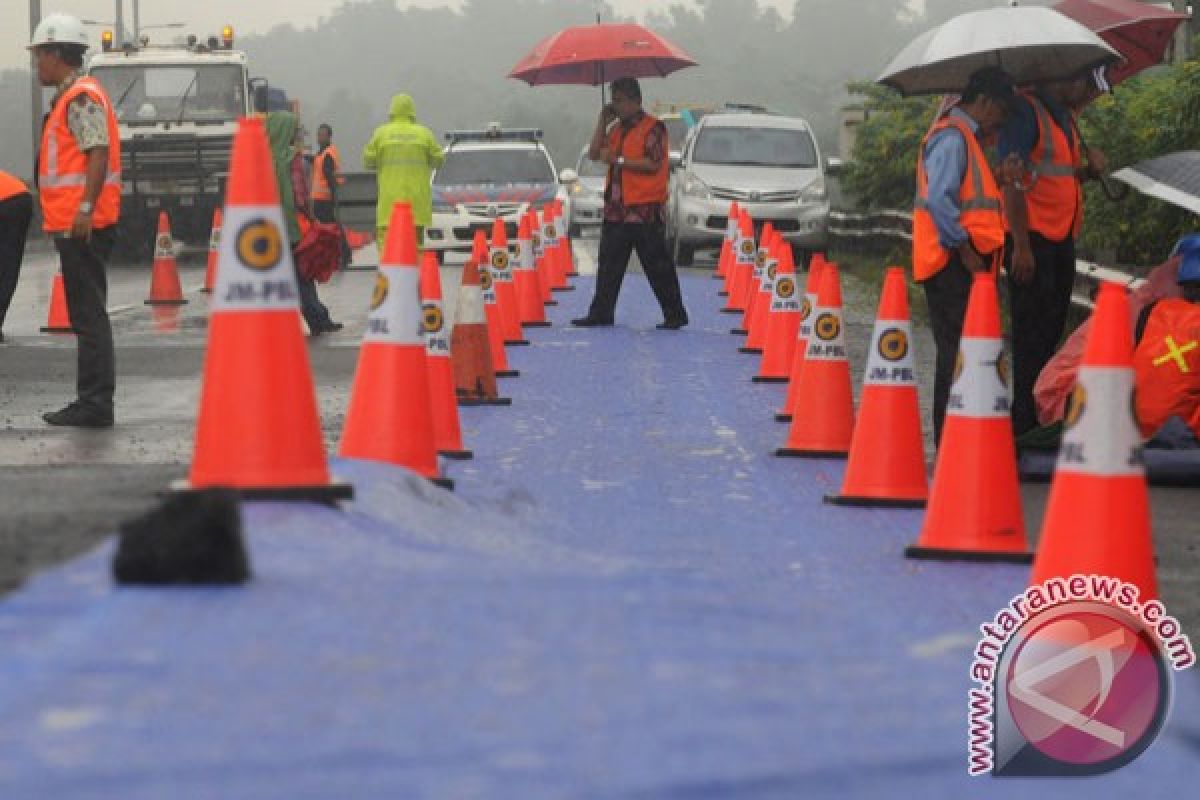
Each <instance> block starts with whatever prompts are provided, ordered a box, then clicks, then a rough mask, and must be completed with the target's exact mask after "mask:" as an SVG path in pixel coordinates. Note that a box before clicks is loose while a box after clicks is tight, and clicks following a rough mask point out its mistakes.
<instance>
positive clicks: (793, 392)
mask: <svg viewBox="0 0 1200 800" xmlns="http://www.w3.org/2000/svg"><path fill="white" fill-rule="evenodd" d="M809 263H810V264H811V265H812V266H810V267H809V270H808V279H807V280H806V281H805V283H804V299H803V300H801V301H800V324H799V325H798V326H796V345H795V347H794V348H793V351H792V368H791V370H789V371H788V391H787V397H786V398H785V399H784V401H783V408H781V409H779V410H778V411H776V412H775V421H776V422H791V421H792V417H793V416H794V415H795V412H796V404H797V403H799V402H800V374H801V372H802V371H803V370H804V356H805V355H806V354H807V353H808V342H809V339H811V338H812V321H813V310H814V309H815V308H816V307H817V286H818V285H820V282H821V271H822V265H823V264H818V263H816V262H815V261H810V262H809Z"/></svg>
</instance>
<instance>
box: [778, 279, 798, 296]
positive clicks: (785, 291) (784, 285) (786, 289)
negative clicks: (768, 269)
mask: <svg viewBox="0 0 1200 800" xmlns="http://www.w3.org/2000/svg"><path fill="white" fill-rule="evenodd" d="M775 294H776V295H778V296H779V298H780V299H781V300H790V299H791V298H792V295H794V294H796V281H795V280H794V279H793V278H790V277H788V276H787V275H784V276H783V277H782V278H780V279H779V280H777V281H776V282H775Z"/></svg>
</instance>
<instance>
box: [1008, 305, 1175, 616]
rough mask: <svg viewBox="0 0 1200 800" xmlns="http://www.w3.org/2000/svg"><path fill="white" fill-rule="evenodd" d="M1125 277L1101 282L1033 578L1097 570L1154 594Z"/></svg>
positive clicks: (1142, 598) (1143, 594)
mask: <svg viewBox="0 0 1200 800" xmlns="http://www.w3.org/2000/svg"><path fill="white" fill-rule="evenodd" d="M1133 387H1134V372H1133V339H1132V337H1131V335H1130V331H1129V297H1128V294H1127V293H1126V291H1125V289H1124V287H1122V286H1120V285H1118V284H1115V283H1103V284H1101V286H1100V291H1099V293H1098V295H1097V298H1096V310H1095V313H1093V314H1092V323H1091V328H1090V331H1089V333H1088V340H1087V345H1086V346H1085V348H1084V352H1083V359H1082V361H1081V362H1080V365H1079V377H1078V378H1077V383H1076V386H1075V391H1074V392H1073V393H1072V395H1071V402H1070V403H1069V405H1068V407H1067V415H1066V421H1065V431H1064V433H1063V440H1062V445H1061V446H1060V448H1059V451H1058V464H1057V466H1056V467H1055V470H1054V480H1053V483H1052V484H1051V486H1050V497H1049V499H1048V500H1047V502H1046V514H1045V516H1044V517H1043V518H1042V534H1041V536H1040V537H1039V538H1038V548H1037V556H1036V557H1035V558H1034V561H1033V573H1032V575H1031V576H1030V583H1031V584H1039V583H1044V582H1045V581H1047V580H1050V579H1051V578H1069V577H1071V576H1072V575H1104V576H1107V577H1112V578H1119V579H1120V580H1122V581H1124V582H1126V583H1132V584H1133V585H1135V586H1137V587H1138V590H1139V597H1138V601H1139V602H1141V603H1145V602H1147V601H1149V600H1153V599H1155V598H1157V597H1158V585H1157V580H1156V578H1155V574H1154V572H1155V570H1154V546H1153V540H1152V539H1151V535H1150V505H1149V498H1148V496H1147V491H1146V472H1145V466H1144V463H1143V460H1142V447H1141V436H1140V434H1139V432H1138V427H1137V421H1136V420H1135V419H1134V417H1133Z"/></svg>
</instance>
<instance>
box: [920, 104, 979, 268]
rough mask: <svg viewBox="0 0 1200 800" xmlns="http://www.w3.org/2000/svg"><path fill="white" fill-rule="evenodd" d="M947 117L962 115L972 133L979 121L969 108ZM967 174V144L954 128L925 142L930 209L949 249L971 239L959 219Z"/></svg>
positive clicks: (942, 241)
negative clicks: (969, 111)
mask: <svg viewBox="0 0 1200 800" xmlns="http://www.w3.org/2000/svg"><path fill="white" fill-rule="evenodd" d="M947 116H952V117H958V118H959V119H961V120H962V121H963V122H965V123H966V124H967V127H968V128H970V129H971V132H972V133H976V134H978V133H979V124H978V123H976V122H975V120H974V119H972V118H971V115H970V114H968V113H966V112H965V111H963V110H961V109H958V108H953V109H951V110H950V113H949V114H948V115H947ZM966 174H967V143H966V141H965V140H964V139H963V137H962V134H960V133H959V132H958V130H956V129H954V128H949V129H947V130H943V131H938V132H937V133H935V134H934V135H933V136H930V137H929V141H928V142H927V143H926V144H925V180H926V182H927V185H928V187H929V197H928V200H927V205H926V207H927V209H928V210H929V215H930V216H931V217H933V224H934V227H936V228H937V232H938V242H940V243H941V245H942V247H944V248H946V249H947V250H956V249H958V247H959V246H961V245H962V244H963V243H964V242H966V241H967V239H968V238H970V237H969V236H968V235H967V231H966V229H965V228H963V226H962V224H961V223H960V222H959V218H960V217H961V216H962V209H961V208H960V207H959V205H958V196H959V194H960V193H961V191H962V182H963V178H964V177H966Z"/></svg>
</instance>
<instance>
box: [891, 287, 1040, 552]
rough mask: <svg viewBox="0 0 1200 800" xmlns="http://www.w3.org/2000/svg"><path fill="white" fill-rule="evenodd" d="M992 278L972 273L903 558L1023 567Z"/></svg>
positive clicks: (1003, 363)
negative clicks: (935, 443)
mask: <svg viewBox="0 0 1200 800" xmlns="http://www.w3.org/2000/svg"><path fill="white" fill-rule="evenodd" d="M1008 392H1009V390H1008V362H1007V361H1006V360H1005V358H1004V342H1003V340H1002V339H1001V338H1000V303H999V299H998V298H997V296H996V279H995V277H994V276H993V275H991V274H988V273H978V274H976V275H975V282H974V284H973V285H972V287H971V296H970V299H969V300H968V301H967V317H966V321H965V322H964V323H963V331H962V340H961V343H960V344H959V350H958V363H957V366H956V367H955V369H954V383H953V385H952V386H951V387H950V399H949V401H948V402H947V404H946V421H945V425H944V426H943V428H942V441H941V444H940V445H939V447H938V454H937V465H936V466H935V467H934V471H933V487H932V489H931V490H930V494H929V509H928V511H926V513H925V525H924V527H923V528H922V530H921V536H920V538H919V539H918V540H917V543H916V544H914V545H912V546H910V547H909V548H907V549H906V550H905V551H904V553H905V555H907V556H908V557H909V558H932V559H946V560H966V561H1015V562H1019V563H1029V561H1030V559H1031V558H1032V555H1033V554H1032V553H1030V552H1029V546H1028V545H1027V544H1026V541H1025V520H1024V518H1023V516H1022V514H1021V494H1020V489H1019V486H1018V484H1017V455H1016V447H1015V445H1014V444H1013V433H1012V418H1011V417H1010V416H1009V398H1008Z"/></svg>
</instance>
